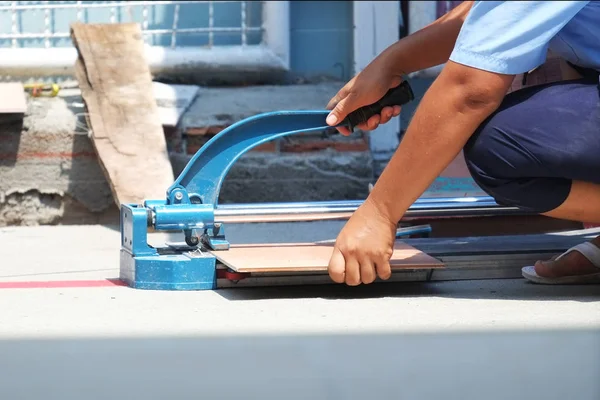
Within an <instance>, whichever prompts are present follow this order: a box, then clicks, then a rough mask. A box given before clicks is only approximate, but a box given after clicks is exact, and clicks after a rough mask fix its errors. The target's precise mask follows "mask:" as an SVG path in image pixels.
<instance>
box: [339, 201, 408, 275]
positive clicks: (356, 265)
mask: <svg viewBox="0 0 600 400" xmlns="http://www.w3.org/2000/svg"><path fill="white" fill-rule="evenodd" d="M396 226H397V224H396V223H395V222H393V221H391V220H390V219H389V218H387V217H386V216H385V215H384V214H383V213H382V212H381V211H380V210H379V209H378V208H377V206H376V205H375V204H374V202H373V201H372V200H370V199H368V198H367V200H366V201H365V202H364V203H363V204H362V205H361V206H360V207H359V208H358V209H357V210H356V211H355V213H354V215H352V217H351V218H350V219H349V220H348V222H347V223H346V225H345V226H344V228H343V229H342V231H341V232H340V234H339V236H338V237H337V240H336V243H335V246H334V249H333V254H332V256H331V259H330V261H329V267H328V270H329V276H330V277H331V279H332V280H333V281H334V282H337V283H344V282H345V283H346V284H347V285H349V286H356V285H360V284H361V283H365V284H368V283H372V282H373V281H375V279H376V278H377V277H379V278H380V279H389V277H390V276H391V274H392V271H391V268H390V262H389V261H390V258H391V257H392V253H393V251H394V242H395V240H396Z"/></svg>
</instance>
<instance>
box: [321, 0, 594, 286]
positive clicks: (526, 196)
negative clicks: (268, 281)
mask: <svg viewBox="0 0 600 400" xmlns="http://www.w3.org/2000/svg"><path fill="white" fill-rule="evenodd" d="M548 51H551V52H552V53H553V54H556V55H558V56H559V57H561V58H562V59H563V60H565V62H568V63H569V64H570V65H572V67H573V68H574V69H575V70H576V71H578V72H579V75H578V79H569V80H560V81H558V82H554V83H547V84H542V85H537V86H533V87H526V88H523V89H520V90H516V91H513V92H511V93H508V92H509V88H510V87H511V84H512V83H513V80H514V78H515V76H516V75H518V74H524V73H527V72H528V71H531V70H533V69H534V68H536V67H538V66H540V65H542V64H544V62H545V60H546V56H547V53H548ZM441 64H445V65H444V66H443V69H442V70H441V72H440V74H439V76H438V77H437V78H436V79H435V81H434V82H433V83H432V85H431V86H430V87H429V88H428V90H427V91H426V93H425V95H424V96H423V98H422V99H421V101H420V104H419V106H418V108H417V110H416V112H415V114H414V116H413V117H412V119H411V122H410V124H409V126H408V127H407V130H406V133H405V134H404V136H403V138H402V140H401V142H400V145H399V146H398V149H397V150H396V152H395V154H394V155H393V157H392V158H391V160H390V161H389V163H388V165H387V166H386V168H385V169H384V171H383V173H382V174H381V176H380V177H379V179H378V181H377V182H376V184H375V186H374V187H373V189H372V191H371V192H370V194H369V196H368V197H367V199H366V200H365V201H364V202H363V204H362V205H361V206H360V207H359V208H358V209H357V210H356V211H355V213H354V214H353V215H352V217H351V218H350V219H349V220H348V222H347V223H346V225H345V226H344V227H343V229H342V230H341V232H340V233H339V235H338V237H337V240H336V243H335V246H334V249H333V253H332V255H331V260H330V262H329V275H330V277H331V279H332V280H333V281H335V282H338V283H346V284H347V285H351V286H355V285H359V284H361V283H362V284H369V283H371V282H373V281H374V280H375V279H376V278H377V277H379V278H380V279H384V280H385V279H388V278H389V277H390V275H391V270H390V264H389V260H390V257H391V255H392V251H393V244H394V240H395V232H396V228H397V223H398V221H399V220H400V219H401V218H402V216H403V215H404V213H405V212H406V211H407V209H408V208H409V207H410V206H411V205H412V204H413V202H414V201H415V200H417V199H418V198H419V197H420V196H421V195H422V194H423V193H424V192H425V190H426V189H427V188H428V187H429V185H430V184H431V183H433V181H434V180H435V179H436V178H437V177H438V176H439V174H440V173H441V172H442V171H443V170H444V169H445V168H446V167H447V166H448V165H449V164H450V163H451V162H452V161H453V160H454V159H455V158H456V157H457V156H458V155H459V154H460V152H461V151H462V152H463V154H464V157H465V160H466V163H467V166H468V169H469V171H470V173H471V175H472V178H473V180H474V181H475V182H476V183H477V184H478V186H480V187H481V189H482V190H484V191H485V192H486V193H488V194H489V195H490V196H492V197H493V198H494V199H495V200H496V202H497V203H499V204H501V205H507V206H514V207H518V208H520V209H522V210H525V211H527V212H531V213H536V214H541V215H545V216H549V217H553V218H559V219H565V220H571V221H579V222H585V223H600V89H599V78H598V72H599V71H600V1H468V2H463V3H461V4H460V5H459V6H458V7H456V8H455V9H454V10H452V11H450V12H449V13H447V14H446V15H444V16H442V17H441V18H439V19H438V20H436V21H435V22H433V23H431V24H430V25H428V26H426V27H425V28H423V29H421V30H419V31H417V32H415V33H413V34H412V35H409V36H407V37H404V38H402V39H401V40H399V41H398V42H396V43H394V44H393V45H391V46H390V47H388V48H387V49H386V50H384V51H383V52H382V53H381V54H379V55H378V56H377V57H376V58H375V59H374V60H373V61H372V62H371V63H370V64H369V65H368V66H367V67H366V68H365V69H364V70H362V71H361V72H360V73H359V74H357V75H356V76H355V77H354V78H353V79H351V80H350V81H349V82H348V83H347V84H346V85H345V86H344V87H343V88H342V89H341V90H340V91H339V92H338V93H337V94H336V96H334V97H333V98H332V99H331V101H330V102H329V104H328V106H327V108H328V109H329V110H331V111H330V113H329V115H328V117H327V123H328V124H329V125H330V126H334V125H336V124H337V123H339V122H340V121H342V120H343V119H344V118H345V117H346V116H347V115H348V114H349V113H350V112H352V111H354V110H356V109H358V108H360V107H362V106H364V105H367V104H371V103H374V102H375V101H377V100H379V99H380V98H381V97H383V95H384V94H385V93H386V92H387V91H388V90H389V89H390V88H393V87H395V86H397V85H398V84H400V82H401V80H402V79H403V78H402V77H403V76H405V75H407V74H410V73H412V72H415V71H419V70H423V69H426V68H430V67H433V66H436V65H441ZM399 114H400V107H398V106H395V107H386V108H384V109H383V110H382V111H381V113H380V114H379V115H375V116H373V117H371V118H370V119H369V120H368V122H366V123H365V124H363V125H361V126H359V128H361V129H363V130H367V131H371V130H374V129H375V128H377V126H378V125H380V124H385V123H387V122H388V121H389V120H390V119H391V118H393V117H398V115H399ZM338 130H339V131H340V132H341V133H342V134H348V133H349V132H348V131H347V129H345V128H341V127H340V128H338ZM598 246H600V238H596V239H594V240H591V241H590V242H585V243H581V244H580V245H578V246H576V247H574V248H572V249H569V251H567V252H565V253H564V254H562V255H560V256H559V257H556V258H554V259H550V260H540V261H538V262H536V263H535V265H533V266H524V268H523V276H524V277H525V278H527V279H529V280H531V281H533V282H537V283H546V284H560V283H563V284H566V283H592V282H595V283H600V249H599V247H598Z"/></svg>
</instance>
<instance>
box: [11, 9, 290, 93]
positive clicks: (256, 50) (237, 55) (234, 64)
mask: <svg viewBox="0 0 600 400" xmlns="http://www.w3.org/2000/svg"><path fill="white" fill-rule="evenodd" d="M289 7H290V6H289V1H241V2H234V1H158V0H157V1H97V2H89V1H36V2H31V1H0V78H2V77H3V79H4V78H5V79H11V80H15V79H17V80H18V79H22V78H29V77H36V78H41V77H58V76H72V74H73V65H74V63H75V61H76V58H77V51H76V49H75V48H74V46H73V44H72V42H71V40H70V26H71V24H72V23H73V22H76V21H81V22H84V23H126V22H134V23H138V24H140V28H141V30H142V34H143V35H144V39H145V43H146V45H147V49H146V50H147V51H146V57H147V60H148V64H149V66H150V70H151V72H152V73H156V74H161V75H173V76H179V75H180V74H187V73H194V74H196V75H197V76H203V77H208V76H213V75H214V76H219V77H220V78H219V79H228V80H231V81H236V82H237V80H240V81H243V82H246V81H248V76H249V74H250V75H252V76H253V77H254V78H256V79H259V78H260V79H264V78H261V77H264V76H274V77H276V76H277V74H278V73H281V72H284V71H288V70H289V63H290V50H289V41H290V26H289ZM190 10H193V13H191V11H190ZM38 21H39V22H38ZM185 35H187V36H185ZM223 77H225V78H223Z"/></svg>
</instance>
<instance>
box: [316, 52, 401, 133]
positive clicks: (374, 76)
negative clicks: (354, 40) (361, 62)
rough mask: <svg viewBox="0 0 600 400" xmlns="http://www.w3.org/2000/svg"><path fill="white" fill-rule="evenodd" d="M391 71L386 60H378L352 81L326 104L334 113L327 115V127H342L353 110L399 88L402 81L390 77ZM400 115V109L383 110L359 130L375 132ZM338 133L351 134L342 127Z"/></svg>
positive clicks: (359, 126) (392, 76) (396, 107)
mask: <svg viewBox="0 0 600 400" xmlns="http://www.w3.org/2000/svg"><path fill="white" fill-rule="evenodd" d="M389 70H390V68H389V67H386V65H385V62H384V60H383V59H375V60H374V61H373V62H371V64H369V65H368V66H367V67H366V68H365V69H364V70H362V71H361V72H360V73H358V74H357V75H356V76H355V77H354V78H352V79H351V80H350V81H349V82H348V83H347V84H346V85H345V86H344V87H343V88H341V89H340V91H339V92H338V93H337V94H336V95H335V96H334V97H333V98H332V99H331V100H330V101H329V103H328V104H327V109H328V110H331V112H330V113H329V115H328V116H327V124H328V125H329V126H335V125H337V124H339V123H340V122H341V121H343V120H344V118H346V116H347V115H348V114H350V113H351V112H352V111H355V110H357V109H359V108H360V107H363V106H366V105H369V104H373V103H375V102H376V101H379V100H380V99H381V98H382V97H383V96H384V95H385V94H386V93H387V92H388V90H390V89H391V88H394V87H396V86H398V85H399V84H400V83H401V82H402V78H401V77H399V76H395V75H393V74H391V73H390V72H389ZM398 115H400V106H394V107H384V108H383V110H381V114H379V115H374V116H372V117H371V118H369V120H368V121H367V122H366V123H365V124H360V125H358V126H357V128H359V129H362V130H365V131H372V130H374V129H376V128H377V127H378V126H379V125H380V124H385V123H387V122H389V121H390V119H392V118H393V117H397V116H398ZM337 130H338V131H339V132H340V133H341V134H343V135H349V134H350V130H349V129H348V128H346V127H342V126H340V127H338V128H337Z"/></svg>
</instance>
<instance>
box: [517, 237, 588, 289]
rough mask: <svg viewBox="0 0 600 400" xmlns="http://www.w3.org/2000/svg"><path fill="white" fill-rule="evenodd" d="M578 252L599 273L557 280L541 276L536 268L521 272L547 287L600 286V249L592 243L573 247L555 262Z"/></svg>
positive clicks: (570, 276) (528, 278) (532, 267)
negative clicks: (594, 284)
mask: <svg viewBox="0 0 600 400" xmlns="http://www.w3.org/2000/svg"><path fill="white" fill-rule="evenodd" d="M572 251H577V252H579V253H581V254H582V255H583V256H584V257H585V258H587V259H588V260H590V262H591V263H592V264H593V265H594V266H595V267H596V268H598V272H595V273H593V274H585V275H569V276H561V277H556V278H546V277H543V276H539V275H538V274H537V273H536V272H535V267H534V266H528V267H524V268H523V269H522V270H521V273H522V274H523V277H524V278H525V279H527V280H529V281H531V282H534V283H541V284H545V285H581V284H593V283H596V284H599V283H600V248H598V247H597V246H595V245H593V244H592V243H590V242H585V243H580V244H578V245H577V246H574V247H571V248H570V249H569V250H567V251H565V252H564V253H562V254H561V255H559V256H558V257H556V258H555V260H558V259H560V258H561V257H563V256H565V255H566V254H568V253H570V252H572Z"/></svg>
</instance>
